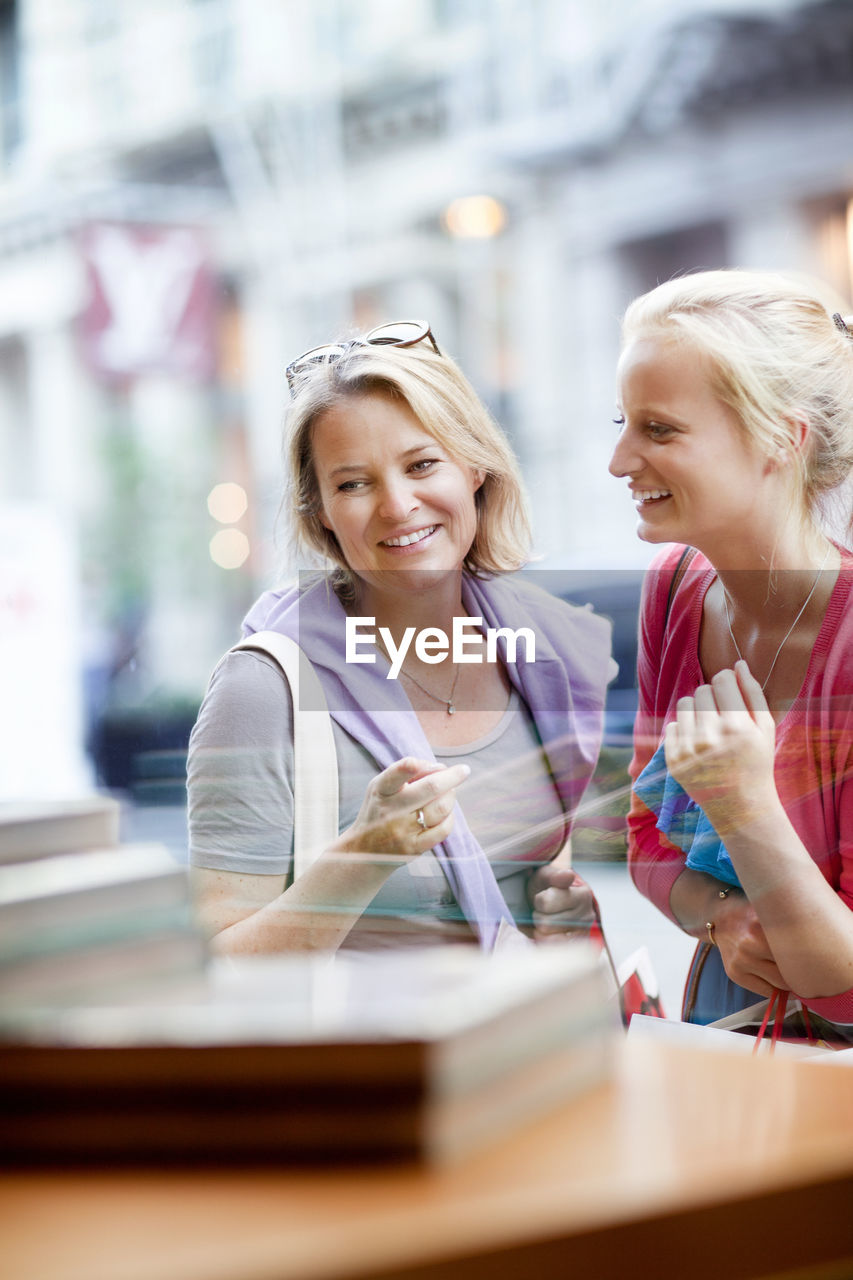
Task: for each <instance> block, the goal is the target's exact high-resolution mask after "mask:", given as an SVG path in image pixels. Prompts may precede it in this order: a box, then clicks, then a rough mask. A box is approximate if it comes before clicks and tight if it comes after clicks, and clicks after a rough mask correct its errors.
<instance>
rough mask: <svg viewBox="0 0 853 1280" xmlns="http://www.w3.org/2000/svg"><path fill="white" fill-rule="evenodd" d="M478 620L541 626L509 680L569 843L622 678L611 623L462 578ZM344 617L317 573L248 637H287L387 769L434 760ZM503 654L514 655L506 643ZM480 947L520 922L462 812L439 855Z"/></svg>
mask: <svg viewBox="0 0 853 1280" xmlns="http://www.w3.org/2000/svg"><path fill="white" fill-rule="evenodd" d="M462 599H463V603H464V606H465V608H466V609H467V611H468V613H469V614H470V615H472V616H474V617H481V618H482V619H483V622H484V625H485V626H486V627H510V628H512V629H513V630H516V629H517V628H519V627H523V626H528V627H531V628H532V629H533V631H534V634H535V636H536V660H535V662H526V661H524V645H523V644H520V645H519V647H518V661H517V662H516V663H507V664H506V670H507V673H508V675H509V679H510V681H511V682H512V684H513V685H514V686H515V688H516V689H517V690H518V692H519V694H520V695H521V697H522V698H523V699H524V701H525V703H526V704H527V706H528V707H529V709H530V713H531V715H532V717H533V721H534V723H535V725H536V729H537V731H538V733H539V736H540V738H541V739H542V743H543V745H544V747H545V749H546V751H547V754H548V759H549V762H550V765H551V770H552V773H553V776H554V781H555V785H556V787H557V791H558V794H559V796H560V801H561V803H562V806H563V811H564V814H565V833H564V834H565V835H566V836H567V835H568V831H569V827H570V824H571V818H572V815H573V813H574V810H575V809H576V808H577V805H578V803H579V801H580V798H581V796H582V795H583V792H584V789H585V787H586V785H587V782H588V781H589V778H590V776H591V774H592V771H593V769H594V767H595V762H596V759H597V757H598V750H599V746H600V743H601V731H602V718H603V708H604V697H605V690H606V686H607V682H608V680H609V679H611V677H612V662H611V658H610V623H609V622H608V621H607V620H606V619H604V618H601V617H598V616H597V615H595V614H593V613H592V612H590V611H589V610H588V609H581V608H577V607H576V606H572V605H568V604H566V603H565V602H564V601H561V600H558V599H557V598H556V597H554V596H551V595H549V594H548V593H547V592H546V591H543V590H541V589H540V588H539V587H535V586H533V585H531V584H530V583H529V582H525V581H524V580H523V579H521V578H517V577H512V578H510V577H504V578H501V577H498V578H489V579H479V578H473V577H469V576H467V575H466V576H465V577H464V578H463V585H462ZM345 621H346V613H345V611H344V609H343V607H342V605H341V603H340V601H339V600H338V598H337V596H336V595H335V594H334V592H333V591H332V589H331V586H330V583H329V579H328V578H327V577H325V576H322V575H316V576H312V577H310V578H307V577H306V579H305V581H303V582H302V583H300V586H299V587H290V588H285V589H284V590H281V591H267V592H265V594H264V595H262V596H261V597H260V599H259V600H258V601H257V602H256V603H255V604H254V605H253V606H252V608H251V609H250V610H249V613H248V614H247V615H246V618H245V620H244V623H243V634H244V635H251V634H252V633H253V632H255V631H263V630H272V631H279V632H281V633H283V634H284V635H288V636H290V637H291V638H292V639H293V640H295V641H296V642H297V644H299V646H300V647H301V649H302V651H303V653H304V654H306V655H307V657H308V658H309V659H310V661H311V664H312V666H313V667H314V669H315V670H316V672H317V674H318V676H319V678H320V682H321V684H322V685H323V689H324V692H325V695H326V700H327V703H328V707H329V713H330V715H331V716H332V717H333V719H334V720H336V721H337V723H338V724H339V725H340V726H341V728H343V729H344V730H345V731H346V732H347V733H348V734H349V735H350V736H351V737H352V738H354V739H355V741H356V742H359V743H360V744H361V745H362V746H363V747H364V748H365V749H366V750H367V751H369V752H370V754H371V755H372V756H373V758H374V760H375V761H376V763H377V765H378V767H379V768H380V769H385V768H387V767H388V765H391V764H393V763H394V762H395V761H396V760H399V759H401V758H402V757H403V756H416V757H417V758H419V759H422V760H433V759H434V758H435V757H434V755H433V751H432V748H431V747H430V745H429V743H428V742H427V740H426V737H425V736H424V731H423V729H422V728H421V725H420V722H419V721H418V718H417V716H416V715H415V713H414V712H413V710H412V708H411V705H410V703H409V700H408V698H407V697H406V694H405V691H404V689H403V688H402V686H401V684H400V682H399V680H387V679H386V678H385V666H384V665H383V664H382V663H381V662H379V661H378V662H376V663H375V664H371V665H367V664H353V663H350V664H348V663H347V662H346V661H345V629H344V628H345ZM498 651H499V653H500V655H501V657H502V658H504V657H505V653H506V650H505V644H504V641H503V637H499V638H498ZM433 852H434V854H435V856H436V857H437V859H438V861H439V862H440V863H441V866H442V868H443V870H444V873H445V875H446V876H447V879H448V882H449V884H450V887H451V888H452V890H453V893H454V895H455V897H456V900H457V902H458V903H459V905H460V907H461V908H462V911H463V912H464V915H465V918H466V920H467V921H468V922H469V924H471V926H472V927H473V928H474V929H475V930H476V931H477V933H478V935H479V939H480V945H481V946H482V947H483V948H484V949H485V950H491V949H492V947H493V946H494V943H495V939H496V938H497V934H498V931H499V929H500V924H501V921H502V920H506V921H507V922H508V923H510V924H511V923H512V918H511V915H510V912H509V909H508V908H507V906H506V903H505V902H504V899H503V895H502V894H501V891H500V888H499V887H498V883H497V880H496V879H495V876H494V873H493V871H492V868H491V866H490V864H489V861H488V858H487V857H486V855H485V853H484V852H483V850H482V848H481V847H480V844H479V843H478V841H477V840H476V839H475V838H474V836H473V835H472V833H471V831H470V828H469V827H468V824H467V822H466V821H465V817H464V814H463V813H462V811H461V809H458V808H457V810H456V813H455V822H454V827H453V831H452V832H451V834H450V835H449V836H448V838H447V840H445V841H444V843H443V844H441V845H437V846H436V847H435V849H434V850H433Z"/></svg>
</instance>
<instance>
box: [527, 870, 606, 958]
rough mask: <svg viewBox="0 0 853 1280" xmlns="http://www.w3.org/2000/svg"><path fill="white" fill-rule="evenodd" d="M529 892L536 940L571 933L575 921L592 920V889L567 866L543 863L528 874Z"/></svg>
mask: <svg viewBox="0 0 853 1280" xmlns="http://www.w3.org/2000/svg"><path fill="white" fill-rule="evenodd" d="M529 894H530V901H531V903H532V906H533V937H534V940H535V941H536V942H544V941H548V940H550V939H553V938H560V937H565V936H566V935H567V934H568V935H569V936H572V934H573V933H574V931H575V930H576V928H577V926H578V925H581V926H584V927H587V928H588V927H589V925H591V924H594V923H595V920H596V914H595V898H594V896H593V892H592V889H590V887H589V885H588V884H587V883H586V881H585V880H582V879H581V877H580V876H579V875H578V874H577V872H576V871H573V870H572V869H571V867H563V866H559V865H558V864H557V863H553V862H551V863H546V864H545V866H544V867H540V868H539V870H538V871H536V872H534V874H533V876H532V877H531V879H530V885H529Z"/></svg>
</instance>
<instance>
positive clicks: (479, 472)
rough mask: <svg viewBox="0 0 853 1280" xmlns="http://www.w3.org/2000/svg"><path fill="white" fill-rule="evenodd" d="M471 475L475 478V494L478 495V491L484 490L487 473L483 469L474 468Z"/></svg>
mask: <svg viewBox="0 0 853 1280" xmlns="http://www.w3.org/2000/svg"><path fill="white" fill-rule="evenodd" d="M471 474H472V476H473V477H474V493H476V492H477V490H478V489H482V487H483V481H484V480H485V478H486V473H485V471H484V470H483V468H482V467H472V468H471Z"/></svg>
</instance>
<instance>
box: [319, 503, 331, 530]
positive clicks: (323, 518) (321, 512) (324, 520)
mask: <svg viewBox="0 0 853 1280" xmlns="http://www.w3.org/2000/svg"><path fill="white" fill-rule="evenodd" d="M317 519H318V520H319V521H320V524H321V525H322V526H323V528H324V529H328V530H330V531H331V528H332V526H331V525H330V524H329V518H328V516H327V515H326V513H325V511H324V510H323V508H322V507H321V508H320V510H319V511H318V512H317Z"/></svg>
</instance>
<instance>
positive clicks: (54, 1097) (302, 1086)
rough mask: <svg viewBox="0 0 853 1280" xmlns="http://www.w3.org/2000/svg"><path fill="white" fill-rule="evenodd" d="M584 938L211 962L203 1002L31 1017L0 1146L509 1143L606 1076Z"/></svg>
mask: <svg viewBox="0 0 853 1280" xmlns="http://www.w3.org/2000/svg"><path fill="white" fill-rule="evenodd" d="M620 1028H621V1023H620V1019H619V1014H618V1007H617V1003H616V1000H615V997H614V993H613V984H612V979H611V977H610V975H609V973H608V971H607V968H606V966H605V964H604V962H603V960H602V958H601V956H600V954H599V953H598V952H597V951H596V950H595V949H594V948H592V947H591V946H589V945H588V944H586V943H572V944H571V945H567V946H564V947H557V946H551V947H541V948H534V947H530V948H529V949H524V950H522V951H519V952H507V953H504V954H503V955H502V954H496V955H494V956H491V957H489V956H485V955H482V954H481V953H480V952H478V951H477V950H476V949H473V948H467V947H459V948H457V947H451V948H430V949H428V950H425V951H412V952H408V953H398V954H395V955H388V954H387V953H386V954H385V955H382V954H381V953H380V954H378V955H365V956H358V957H355V956H349V957H345V956H342V955H339V956H338V957H336V958H334V959H332V958H329V957H307V956H306V957H288V958H284V957H278V958H253V959H246V960H241V961H239V962H233V961H231V962H225V961H216V962H215V963H214V964H213V965H211V966H210V968H209V972H208V985H207V990H206V995H205V998H204V999H202V1000H196V1001H190V1002H186V1003H184V1004H174V1003H173V1004H171V1005H164V1006H163V1007H161V1008H153V1007H136V1008H133V1009H128V1008H105V1007H104V1008H88V1009H68V1010H65V1011H64V1012H63V1013H61V1014H60V1015H58V1016H57V1015H55V1014H54V1015H53V1016H50V1017H47V1016H44V1015H39V1016H36V1015H33V1014H30V1015H29V1016H23V1015H22V1016H20V1017H18V1018H17V1019H16V1020H12V1021H8V1020H7V1022H6V1025H5V1031H4V1033H3V1035H4V1036H5V1043H2V1044H0V1153H2V1154H0V1159H3V1160H5V1161H6V1162H9V1161H14V1162H21V1161H26V1162H38V1161H43V1160H48V1161H53V1162H55V1161H57V1160H73V1161H75V1162H78V1161H93V1160H94V1161H104V1160H107V1161H118V1162H122V1163H126V1162H129V1161H130V1162H138V1161H144V1162H154V1163H157V1162H162V1161H163V1160H175V1159H179V1160H185V1161H186V1160H189V1161H192V1162H197V1161H202V1162H203V1161H209V1160H216V1161H222V1160H223V1159H237V1160H246V1159H251V1160H264V1161H270V1160H272V1161H276V1162H287V1161H292V1160H299V1161H302V1160H306V1159H307V1160H309V1161H313V1160H332V1159H335V1160H340V1159H353V1158H357V1159H371V1160H373V1159H388V1158H396V1159H401V1158H421V1159H425V1160H429V1161H437V1162H445V1161H448V1160H453V1159H456V1158H458V1157H459V1156H462V1155H464V1154H465V1153H467V1152H469V1151H471V1150H473V1149H476V1148H479V1147H482V1146H484V1145H486V1144H488V1143H491V1142H495V1141H497V1140H499V1139H500V1138H502V1137H504V1136H505V1135H507V1134H509V1133H511V1132H513V1131H514V1130H515V1129H517V1128H518V1127H519V1126H520V1125H522V1124H524V1123H526V1122H528V1121H530V1120H532V1119H534V1118H536V1117H539V1116H542V1115H544V1114H546V1113H547V1112H548V1111H549V1110H551V1109H552V1108H554V1107H556V1106H559V1105H560V1104H562V1103H564V1102H565V1101H566V1100H568V1099H569V1098H571V1097H572V1096H574V1095H576V1094H577V1093H578V1092H579V1091H581V1090H586V1089H590V1088H592V1087H594V1086H596V1085H597V1084H599V1083H600V1082H601V1081H603V1080H605V1079H606V1078H607V1077H608V1075H609V1074H610V1068H611V1058H612V1049H613V1046H614V1044H615V1043H616V1042H617V1040H618V1038H619V1035H620Z"/></svg>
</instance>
